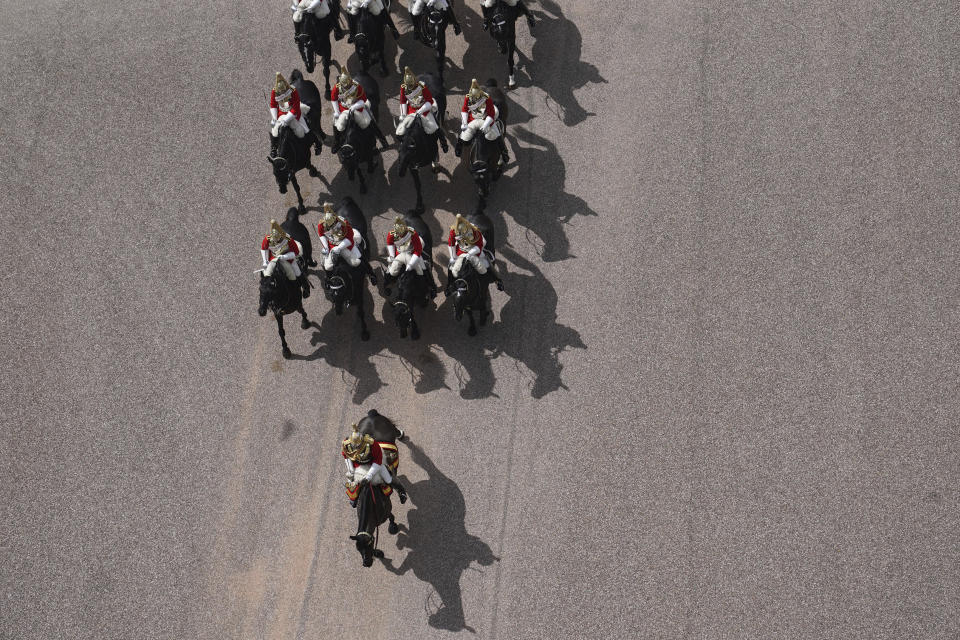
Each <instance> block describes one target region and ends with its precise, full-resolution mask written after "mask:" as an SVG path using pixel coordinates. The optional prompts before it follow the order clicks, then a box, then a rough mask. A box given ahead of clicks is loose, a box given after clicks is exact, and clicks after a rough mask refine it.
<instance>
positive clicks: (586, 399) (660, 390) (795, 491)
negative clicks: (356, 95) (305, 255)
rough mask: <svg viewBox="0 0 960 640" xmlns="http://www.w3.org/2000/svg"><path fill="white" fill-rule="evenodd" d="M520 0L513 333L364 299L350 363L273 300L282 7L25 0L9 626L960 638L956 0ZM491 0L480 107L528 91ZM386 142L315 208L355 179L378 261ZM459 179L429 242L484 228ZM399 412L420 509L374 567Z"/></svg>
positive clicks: (12, 31) (11, 17)
mask: <svg viewBox="0 0 960 640" xmlns="http://www.w3.org/2000/svg"><path fill="white" fill-rule="evenodd" d="M265 4H270V5H271V6H270V7H269V8H266V7H265ZM530 4H531V8H532V9H533V11H534V12H535V14H536V16H537V18H538V23H537V26H536V28H535V30H534V33H533V36H531V34H530V33H529V32H528V30H527V27H526V25H523V24H521V25H520V26H519V32H520V37H519V46H520V50H521V52H522V62H521V67H520V71H519V80H520V86H519V88H518V89H517V90H515V91H512V92H510V94H509V99H510V109H511V120H512V122H511V123H510V127H509V133H508V137H509V146H510V148H511V152H512V155H513V157H514V160H513V161H512V162H511V165H510V167H509V169H508V171H507V172H506V175H505V176H504V177H503V178H502V179H501V180H500V181H499V182H498V183H496V186H495V189H494V194H493V196H492V197H491V199H490V202H489V206H488V209H487V213H488V214H489V215H490V216H491V217H492V218H493V219H494V220H495V224H496V233H497V243H498V246H499V249H500V258H501V259H502V269H503V270H504V271H505V274H506V275H505V277H504V279H505V282H506V291H505V292H503V293H499V292H496V291H494V292H493V298H494V311H495V313H494V321H493V323H492V324H491V325H488V326H486V327H482V328H481V329H480V335H479V336H477V337H476V338H469V337H468V336H467V335H466V327H465V326H464V325H463V324H462V323H461V324H459V325H458V324H456V323H455V322H454V320H453V317H452V311H451V309H450V308H449V305H447V304H445V303H443V298H442V296H441V297H440V298H438V302H439V303H440V306H439V308H438V309H436V310H430V311H429V312H428V313H427V315H426V317H425V318H424V320H423V322H422V325H423V334H424V336H423V339H422V340H420V341H419V342H417V343H411V342H410V341H401V340H400V339H399V337H398V335H397V331H396V328H395V327H394V326H393V325H392V319H391V318H390V315H389V313H387V317H386V319H385V320H384V312H385V309H384V304H383V300H382V298H381V297H380V294H379V293H378V292H376V291H371V297H370V298H369V299H368V302H370V306H371V307H372V309H373V315H374V318H375V321H374V324H373V325H372V333H373V337H372V339H371V340H370V341H369V342H362V341H361V340H360V339H359V331H358V329H357V327H356V326H355V323H354V317H353V316H352V315H344V316H341V317H336V316H334V315H333V314H332V313H331V312H330V308H329V304H328V303H327V302H326V301H325V300H324V299H323V298H322V296H321V295H320V292H319V290H317V291H315V292H314V296H312V297H311V298H310V299H309V300H308V301H307V305H306V308H307V311H308V313H309V316H310V318H311V321H312V323H313V324H312V326H311V328H310V329H308V330H301V329H300V328H299V323H298V322H297V321H296V320H295V319H294V320H292V321H288V323H287V329H288V340H289V341H290V345H291V348H292V349H293V351H294V353H295V358H294V359H292V360H289V361H284V360H283V359H282V357H281V354H280V343H279V339H278V336H277V331H276V325H275V323H274V322H273V320H272V319H270V318H260V317H258V316H257V314H256V305H257V287H256V281H255V276H254V274H253V271H254V269H256V268H257V267H258V266H259V252H258V246H257V245H258V243H259V241H260V239H261V238H262V237H263V234H264V233H265V232H266V230H267V221H268V220H269V218H271V217H277V218H281V219H282V217H283V216H284V214H285V212H286V209H287V207H288V206H290V204H292V203H293V202H294V200H293V197H292V195H289V194H288V195H287V196H282V195H280V194H279V193H278V192H277V187H276V185H275V183H274V181H273V178H272V175H271V173H270V169H269V165H268V164H267V162H266V160H265V156H266V154H267V124H268V119H269V115H268V112H267V107H266V103H265V99H264V94H263V92H264V91H269V89H270V86H271V84H272V79H273V73H274V72H275V71H278V70H279V71H283V72H285V73H287V72H289V71H290V69H292V68H294V67H299V66H301V64H300V62H299V59H298V56H297V52H296V50H295V48H294V46H293V42H292V27H291V24H290V20H289V13H288V10H287V8H286V6H285V5H284V3H283V2H279V1H278V2H275V3H262V2H225V1H221V2H197V3H134V4H130V3H126V2H117V1H116V0H102V1H99V2H91V3H66V2H44V1H40V2H33V3H4V4H3V6H2V8H0V25H2V26H0V60H2V68H0V78H2V85H3V86H4V87H5V88H6V91H5V93H6V96H7V98H6V100H4V104H3V105H2V106H0V131H2V146H0V152H2V153H0V163H2V165H3V171H2V176H0V189H2V198H3V207H2V215H3V228H4V232H5V235H6V237H7V239H8V241H9V242H7V244H6V251H5V252H4V257H3V265H4V271H5V285H4V287H3V294H2V295H3V310H4V312H3V314H2V317H3V322H4V329H3V349H2V354H3V358H4V361H5V362H6V373H5V375H4V376H3V383H2V385H0V388H2V402H3V409H4V411H3V440H2V442H3V447H2V451H3V455H2V460H3V467H2V478H3V483H2V486H3V494H2V496H3V501H2V504H3V508H4V517H3V519H2V525H0V527H2V528H0V551H2V556H3V559H2V565H0V577H2V583H0V588H2V592H0V637H3V638H11V639H13V638H16V639H18V640H19V639H54V638H97V639H102V638H123V639H127V638H137V639H139V638H144V639H146V638H174V639H193V638H203V639H207V638H242V639H248V638H257V639H260V638H263V639H281V638H291V639H292V638H318V639H327V638H386V637H391V638H446V637H450V636H451V634H454V633H462V634H463V637H478V638H500V639H503V640H513V639H516V638H525V639H538V638H550V639H558V638H564V639H565V638H603V639H604V640H611V639H614V638H623V639H632V638H681V637H682V638H711V639H712V638H717V639H720V638H724V639H726V638H810V639H822V638H837V639H849V638H871V639H872V638H891V639H894V638H895V639H903V638H956V637H958V636H960V621H958V613H957V612H958V611H960V588H958V587H960V575H958V573H960V536H958V522H957V514H958V480H960V473H958V471H960V468H958V450H960V447H958V426H957V425H958V410H957V409H958V405H957V391H958V390H957V386H958V379H960V366H958V356H960V348H958V342H957V329H958V299H960V295H958V294H960V291H958V276H957V273H958V260H957V258H958V250H957V247H958V240H960V238H958V236H960V233H958V223H957V221H956V220H957V210H958V205H960V198H958V195H960V187H958V185H960V161H958V157H960V155H958V126H960V107H958V104H960V103H958V97H960V96H958V81H960V73H958V71H960V69H958V67H960V62H958V61H960V45H958V43H960V20H958V11H957V6H956V4H955V3H951V2H919V3H910V5H909V6H906V4H904V3H900V2H893V1H890V2H834V3H808V2H776V3H768V2H752V3H717V2H714V3H706V4H687V3H680V2H654V3H640V4H634V3H627V4H620V5H610V4H603V5H602V6H599V5H597V3H594V2H586V1H571V2H562V3H558V2H555V1H553V0H539V1H532V2H531V3H530ZM274 5H275V6H274ZM400 5H401V6H397V7H394V16H395V19H396V20H397V21H398V26H399V27H400V29H401V31H402V32H403V35H402V37H401V39H400V41H399V43H398V44H394V43H393V42H392V41H390V42H389V44H388V55H389V56H390V58H391V60H392V61H393V63H394V66H397V65H400V66H402V65H403V64H410V65H412V66H414V67H415V69H416V70H417V71H425V70H428V69H429V68H430V65H431V64H432V61H431V57H430V53H429V51H427V50H426V49H425V48H424V47H422V46H421V45H419V43H416V42H414V41H413V39H412V35H411V34H410V33H409V31H410V26H409V23H408V22H407V20H406V19H405V16H406V3H405V0H402V1H401V2H400ZM463 5H464V3H462V2H461V3H458V4H457V9H458V11H459V14H460V19H461V21H462V22H463V25H464V29H465V33H464V36H463V37H453V34H452V32H451V33H450V34H449V35H450V51H449V55H450V59H451V60H450V63H449V71H448V85H449V92H450V94H451V105H455V104H456V100H457V99H458V98H460V99H462V95H463V93H464V91H465V90H466V88H467V87H468V86H469V81H470V78H471V77H478V78H480V79H484V78H486V77H489V76H494V77H496V78H498V79H499V80H500V81H501V83H502V82H503V81H504V80H505V70H504V64H505V63H504V61H503V60H502V59H501V58H500V57H498V56H496V55H495V49H494V47H493V43H492V42H491V40H490V38H489V37H488V36H487V34H485V33H483V32H482V31H481V30H480V17H479V7H478V3H477V2H471V3H470V6H469V7H465V6H463ZM334 52H335V57H336V59H337V60H338V61H341V62H343V61H347V62H349V63H350V64H351V65H354V64H355V62H356V59H355V56H353V55H352V53H351V51H350V49H348V48H347V46H346V43H345V41H344V42H340V43H337V44H335V49H334ZM398 82H399V76H398V74H397V69H396V68H395V69H394V70H393V74H392V75H391V77H390V78H389V79H387V80H384V81H382V90H383V93H384V94H386V95H390V96H395V95H396V93H397V92H398ZM388 106H389V107H390V112H391V113H392V112H394V111H395V109H396V101H395V97H392V98H391V101H390V102H389V104H388ZM449 112H450V115H455V111H454V109H453V108H451V109H449ZM326 113H327V115H328V114H329V111H327V112H326ZM386 116H387V109H384V112H383V116H382V117H381V122H382V124H383V126H384V128H385V129H386V128H388V127H389V125H388V124H386ZM325 121H326V124H325V127H324V128H325V129H326V130H327V131H328V132H329V131H330V126H329V120H328V119H325ZM384 160H385V165H386V167H387V169H388V171H387V172H386V173H384V171H383V169H382V168H379V169H378V170H377V171H376V172H375V173H374V175H373V179H372V185H371V191H370V193H369V194H368V195H365V196H359V194H358V193H357V189H356V186H355V185H354V184H351V183H349V182H348V181H347V180H346V178H345V177H344V176H343V175H342V174H341V173H340V172H339V167H338V166H337V164H336V163H335V161H334V159H333V156H331V155H330V153H329V146H327V148H326V149H325V150H324V153H323V155H322V156H321V157H320V158H319V159H318V161H319V166H320V168H321V171H322V173H323V174H324V176H325V179H324V180H320V179H312V178H309V177H307V176H306V175H305V174H304V175H303V177H302V183H303V185H304V187H305V197H306V198H307V201H308V205H309V206H310V211H309V212H308V214H307V216H306V218H305V220H304V222H305V223H306V224H308V225H309V226H311V227H315V224H316V222H317V219H318V211H319V205H320V204H321V203H322V202H323V201H324V200H327V199H339V198H340V197H341V196H343V195H345V194H354V195H355V196H356V197H357V199H358V202H359V203H360V204H361V206H362V207H363V209H364V211H365V212H366V215H367V216H368V219H370V220H371V221H372V222H371V224H372V228H373V230H374V232H375V233H374V235H375V237H374V238H373V243H374V246H375V249H376V251H377V252H378V253H382V252H383V251H384V244H383V243H384V237H385V235H386V232H387V230H388V228H389V225H390V223H391V221H392V217H393V216H394V215H395V214H396V213H397V212H402V211H403V210H404V209H406V208H408V207H410V206H411V205H412V204H413V201H414V200H413V199H414V195H413V193H414V192H413V187H412V185H411V183H410V182H409V178H408V179H405V180H401V179H400V178H399V177H398V176H397V170H396V167H395V166H394V163H395V161H396V151H395V150H391V151H388V152H386V153H385V154H384ZM443 165H444V167H445V168H446V170H447V171H446V173H444V174H441V175H439V176H438V177H433V176H426V175H425V190H426V198H427V206H428V211H427V215H426V219H427V220H428V221H429V224H430V226H431V227H432V230H433V233H434V237H435V241H436V242H437V243H440V242H442V238H443V236H444V234H445V230H446V229H448V228H449V225H450V224H451V222H452V220H453V214H454V213H457V212H462V213H466V212H468V211H470V210H471V209H472V208H473V206H474V202H475V200H474V196H473V193H472V190H471V186H470V179H469V175H468V174H467V173H466V171H465V169H464V168H463V167H460V166H459V165H458V163H457V162H456V161H455V159H454V158H453V156H452V153H451V154H450V155H448V156H446V157H444V159H443ZM314 281H315V282H316V280H314ZM370 408H377V409H379V410H380V411H381V412H382V413H384V414H386V415H388V416H391V417H393V418H394V419H396V420H397V421H398V422H399V423H400V424H401V425H402V426H404V427H405V428H406V429H407V431H408V432H409V434H410V435H411V440H410V442H409V444H407V445H401V455H402V462H401V479H402V480H403V481H404V482H406V484H407V485H408V486H409V489H410V495H411V500H410V502H408V503H407V504H406V505H404V506H400V505H399V504H398V503H396V502H395V503H394V508H395V510H396V511H397V513H398V514H399V520H400V522H402V523H403V525H404V529H403V531H401V533H400V534H399V535H398V536H396V537H392V536H389V535H387V534H386V532H385V531H381V536H380V544H381V546H382V548H383V549H384V551H385V553H386V557H387V559H386V561H385V562H377V563H376V564H375V565H374V567H372V568H370V569H363V568H361V566H360V557H359V555H358V554H357V553H356V551H355V550H354V548H353V543H352V542H351V541H350V540H348V538H347V536H348V535H350V534H352V533H353V532H354V531H355V526H356V519H355V513H354V511H352V510H351V509H350V508H349V506H348V504H347V500H346V497H345V495H344V493H343V486H342V477H341V463H340V461H339V442H340V439H341V438H343V437H345V435H346V434H347V432H348V425H349V424H350V423H351V422H353V421H355V420H357V419H358V418H360V417H361V416H362V415H363V414H364V413H365V412H366V410H367V409H370ZM464 632H465V633H464Z"/></svg>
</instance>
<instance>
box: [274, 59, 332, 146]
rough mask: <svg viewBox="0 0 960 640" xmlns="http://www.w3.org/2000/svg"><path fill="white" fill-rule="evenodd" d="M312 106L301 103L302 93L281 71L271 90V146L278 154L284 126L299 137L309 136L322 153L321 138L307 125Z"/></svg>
mask: <svg viewBox="0 0 960 640" xmlns="http://www.w3.org/2000/svg"><path fill="white" fill-rule="evenodd" d="M308 113H310V107H309V106H308V105H306V104H301V103H300V94H299V93H298V92H297V90H296V89H295V88H293V87H292V86H291V85H290V83H289V82H287V79H286V78H284V77H283V74H281V73H280V72H279V71H278V72H277V76H276V80H275V82H274V85H273V89H271V90H270V115H271V118H272V119H271V124H272V125H273V128H272V129H271V130H270V148H271V152H272V154H276V152H277V146H278V144H279V141H280V132H281V130H282V129H283V127H287V128H288V129H290V130H291V131H293V133H294V135H295V136H297V137H298V138H301V139H302V138H308V139H309V140H312V141H313V144H314V145H315V146H316V152H317V154H319V153H320V138H318V137H317V136H316V134H314V133H313V132H312V131H310V127H309V126H307V118H306V116H307V114H308Z"/></svg>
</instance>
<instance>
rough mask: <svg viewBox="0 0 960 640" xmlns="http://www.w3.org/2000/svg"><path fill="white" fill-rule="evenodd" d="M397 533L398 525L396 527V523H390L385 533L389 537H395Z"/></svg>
mask: <svg viewBox="0 0 960 640" xmlns="http://www.w3.org/2000/svg"><path fill="white" fill-rule="evenodd" d="M398 531H400V525H398V524H397V523H396V522H391V523H390V526H389V527H387V532H388V533H389V534H390V535H396V534H397V532H398ZM381 555H382V554H381Z"/></svg>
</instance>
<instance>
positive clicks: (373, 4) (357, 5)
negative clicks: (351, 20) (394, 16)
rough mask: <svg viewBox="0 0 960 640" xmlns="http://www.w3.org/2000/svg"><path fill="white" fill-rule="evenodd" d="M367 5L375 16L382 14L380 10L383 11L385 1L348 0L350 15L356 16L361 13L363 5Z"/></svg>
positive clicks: (368, 9)
mask: <svg viewBox="0 0 960 640" xmlns="http://www.w3.org/2000/svg"><path fill="white" fill-rule="evenodd" d="M364 4H366V5H367V7H366V8H367V11H369V12H370V13H372V14H373V15H375V16H378V15H380V12H381V11H383V3H382V2H380V0H370V1H369V2H366V0H348V1H347V12H348V13H350V15H352V16H355V15H357V14H358V13H360V10H361V9H363V5H364Z"/></svg>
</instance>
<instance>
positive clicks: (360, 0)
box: [347, 0, 400, 43]
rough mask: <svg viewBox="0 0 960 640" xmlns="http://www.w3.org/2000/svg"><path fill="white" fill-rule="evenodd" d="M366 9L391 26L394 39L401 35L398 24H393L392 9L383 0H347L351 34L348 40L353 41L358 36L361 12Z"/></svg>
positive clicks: (348, 23) (348, 22)
mask: <svg viewBox="0 0 960 640" xmlns="http://www.w3.org/2000/svg"><path fill="white" fill-rule="evenodd" d="M364 10H366V11H367V12H369V13H370V15H372V16H374V17H375V18H377V19H379V20H380V21H381V22H382V23H384V24H385V25H387V26H388V27H390V33H392V34H393V39H394V40H396V39H398V38H399V37H400V32H399V31H397V25H395V24H393V18H391V17H390V10H389V8H387V7H385V6H384V3H383V2H382V0H347V25H349V27H350V35H349V36H348V37H347V42H349V43H352V42H353V41H354V38H356V37H357V25H358V24H359V21H360V12H361V11H364Z"/></svg>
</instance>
